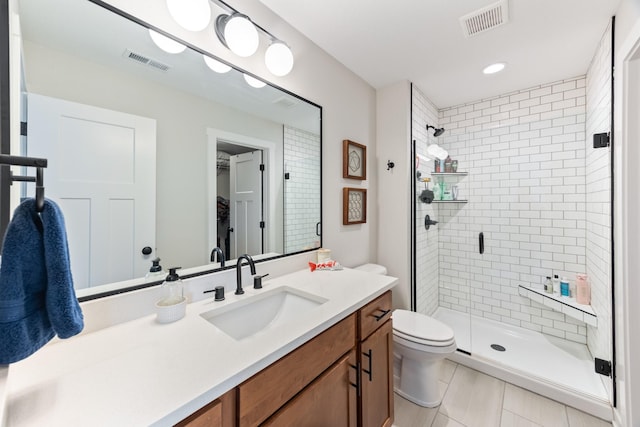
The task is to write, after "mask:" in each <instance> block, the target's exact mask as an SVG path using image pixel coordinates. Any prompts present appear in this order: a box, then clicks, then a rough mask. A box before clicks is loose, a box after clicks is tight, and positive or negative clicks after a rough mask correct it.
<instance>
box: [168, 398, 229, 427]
mask: <svg viewBox="0 0 640 427" xmlns="http://www.w3.org/2000/svg"><path fill="white" fill-rule="evenodd" d="M235 426H236V390H235V389H233V390H231V391H228V392H227V393H225V394H223V395H222V396H221V397H220V398H219V399H216V400H214V401H213V402H211V403H209V404H208V405H207V406H205V407H204V408H202V409H200V410H199V411H197V412H196V413H194V414H192V415H191V416H190V417H188V418H186V419H184V420H182V421H181V422H179V423H178V424H176V427H235Z"/></svg>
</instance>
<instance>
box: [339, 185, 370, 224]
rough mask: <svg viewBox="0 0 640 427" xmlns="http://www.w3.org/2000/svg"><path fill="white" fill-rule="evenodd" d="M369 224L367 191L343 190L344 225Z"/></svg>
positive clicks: (356, 189) (360, 189)
mask: <svg viewBox="0 0 640 427" xmlns="http://www.w3.org/2000/svg"><path fill="white" fill-rule="evenodd" d="M366 222H367V189H366V188H350V187H344V188H343V189H342V224H343V225H351V224H364V223H366Z"/></svg>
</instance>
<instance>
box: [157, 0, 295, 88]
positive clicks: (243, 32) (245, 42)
mask: <svg viewBox="0 0 640 427" xmlns="http://www.w3.org/2000/svg"><path fill="white" fill-rule="evenodd" d="M209 1H214V2H215V3H216V4H218V5H219V6H220V7H222V8H223V9H226V10H227V11H228V13H222V14H220V15H218V16H217V18H216V19H215V22H214V30H215V33H216V36H217V37H218V39H219V40H220V42H221V43H222V44H223V45H224V46H225V47H226V48H228V49H229V50H230V51H232V52H233V53H235V54H236V55H238V56H240V57H243V58H247V57H249V56H251V55H253V54H254V53H256V51H257V50H258V47H259V45H260V36H259V34H258V30H260V31H261V32H262V33H264V34H266V35H267V36H268V37H269V39H270V42H271V44H270V45H269V47H268V48H267V50H266V52H265V58H264V61H265V65H266V67H267V69H268V70H269V72H271V73H272V74H273V75H275V76H278V77H282V76H286V75H287V74H289V72H291V70H292V69H293V62H294V60H293V53H292V52H291V49H290V48H289V46H287V44H286V43H285V42H283V41H282V40H280V39H278V38H277V37H275V36H274V35H273V34H271V33H270V32H269V31H267V30H265V29H264V28H263V27H261V26H260V25H258V24H256V23H254V22H253V21H251V18H249V17H248V16H247V15H245V14H243V13H240V12H239V11H237V10H236V9H234V8H233V7H231V6H230V5H229V4H227V3H226V2H225V1H224V0H166V3H167V9H168V10H169V14H170V15H171V17H172V18H173V19H174V20H175V21H176V22H177V23H178V25H180V26H181V27H183V28H185V29H187V30H189V31H202V30H203V29H205V28H206V27H207V26H208V25H209V23H210V22H211V5H210V4H209ZM152 37H153V36H152ZM168 40H170V39H168ZM154 41H156V40H155V38H154ZM161 43H164V42H161ZM173 43H174V44H178V43H177V42H175V41H174V42H173ZM156 44H158V46H159V47H160V48H161V49H163V50H166V51H167V52H172V53H177V52H178V51H177V48H174V49H175V52H174V51H171V50H168V49H171V48H165V47H162V46H161V45H160V44H159V43H158V42H156ZM180 46H182V45H180ZM182 50H184V48H183V49H182ZM182 50H180V52H181V51H182ZM205 60H206V59H205ZM207 65H209V63H208V62H207ZM216 68H217V67H216ZM216 68H214V67H212V69H213V70H214V71H217V69H216ZM217 72H220V71H217Z"/></svg>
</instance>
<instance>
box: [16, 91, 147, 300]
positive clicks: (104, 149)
mask: <svg viewBox="0 0 640 427" xmlns="http://www.w3.org/2000/svg"><path fill="white" fill-rule="evenodd" d="M28 107H29V108H28V119H27V123H28V135H27V154H28V155H29V156H36V157H44V158H48V159H49V166H50V167H49V168H48V169H47V173H46V176H45V185H46V192H47V197H48V198H50V199H52V200H54V201H55V202H56V203H58V204H59V205H60V207H61V208H62V212H63V214H64V216H65V222H66V227H67V230H68V231H67V233H68V239H69V251H70V255H71V259H72V261H73V262H72V263H71V267H72V273H73V278H74V283H75V287H76V288H77V289H81V288H87V287H92V286H97V285H102V284H105V283H111V282H117V281H122V280H128V279H133V278H135V277H140V276H144V274H145V271H146V270H148V265H149V263H150V261H149V260H150V257H152V256H153V254H152V253H148V254H146V255H144V254H143V253H142V251H141V249H140V248H142V247H145V246H148V247H150V248H154V247H155V217H156V214H155V158H156V154H155V121H154V120H151V119H148V118H144V117H138V116H133V115H131V114H124V113H121V112H118V111H111V110H106V109H103V108H96V107H92V106H89V105H84V104H79V103H74V102H69V101H63V100H59V99H55V98H51V97H46V96H41V95H36V94H29V96H28Z"/></svg>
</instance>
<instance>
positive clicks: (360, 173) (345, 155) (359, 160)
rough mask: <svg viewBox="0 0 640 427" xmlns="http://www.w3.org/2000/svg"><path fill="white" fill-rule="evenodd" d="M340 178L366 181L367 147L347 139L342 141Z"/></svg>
mask: <svg viewBox="0 0 640 427" xmlns="http://www.w3.org/2000/svg"><path fill="white" fill-rule="evenodd" d="M342 177H343V178H351V179H361V180H365V179H367V147H365V146H364V145H362V144H358V143H357V142H353V141H349V140H348V139H345V140H343V141H342Z"/></svg>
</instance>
